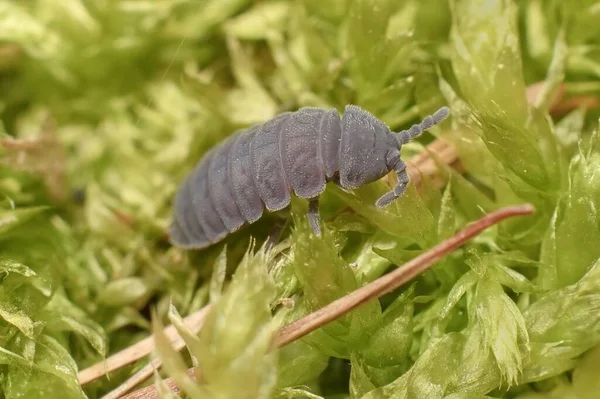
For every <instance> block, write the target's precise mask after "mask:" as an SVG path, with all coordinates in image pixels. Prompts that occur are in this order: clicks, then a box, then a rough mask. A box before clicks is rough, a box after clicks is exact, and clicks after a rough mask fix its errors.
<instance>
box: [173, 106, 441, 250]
mask: <svg viewBox="0 0 600 399" xmlns="http://www.w3.org/2000/svg"><path fill="white" fill-rule="evenodd" d="M449 113H450V111H449V109H448V108H447V107H442V108H440V109H439V110H438V111H437V112H435V113H434V114H433V115H430V116H427V117H426V118H425V119H423V121H422V122H420V123H418V124H414V125H413V126H412V127H411V128H410V129H408V130H402V131H401V132H398V133H396V132H392V131H390V129H389V128H388V126H387V125H386V124H385V123H383V122H382V121H380V120H379V119H377V118H376V117H375V116H374V115H372V114H371V113H369V112H368V111H365V110H363V109H361V108H359V107H358V106H356V105H347V106H346V107H345V109H344V114H343V116H342V117H341V118H340V115H339V113H338V111H337V110H336V109H335V108H333V109H329V110H327V109H322V108H313V107H304V108H300V109H299V110H297V111H295V112H285V113H282V114H279V115H277V116H275V117H274V118H273V119H271V120H269V121H267V122H265V123H264V124H260V125H255V126H252V127H250V128H248V129H245V130H240V131H238V132H236V133H234V134H232V135H231V136H230V137H228V138H227V139H226V140H224V141H223V142H222V143H220V144H219V145H217V146H215V147H214V148H212V149H211V150H209V151H208V152H207V153H206V154H205V156H204V157H203V158H202V159H201V160H200V161H199V162H198V164H197V165H196V167H195V168H194V170H193V171H192V172H191V173H190V174H189V175H188V176H187V177H186V179H185V180H184V181H183V182H182V183H181V185H180V186H179V189H178V192H177V194H176V198H175V206H174V218H173V223H172V226H171V231H170V239H171V243H172V244H173V245H175V246H178V247H181V248H187V249H201V248H205V247H208V246H210V245H212V244H215V243H217V242H218V241H220V240H222V239H224V238H225V237H226V236H227V235H228V234H230V233H233V232H234V231H236V230H238V229H239V228H240V227H242V226H243V225H244V224H246V223H249V224H251V223H254V222H256V221H257V220H258V219H259V218H260V217H261V216H262V214H263V211H264V209H265V208H266V209H267V211H269V212H274V211H277V210H280V209H283V208H285V207H287V206H288V205H289V203H290V201H291V197H290V196H291V193H292V192H293V193H294V194H295V195H296V196H298V197H301V198H306V199H308V200H309V210H308V214H307V217H308V220H309V222H310V225H311V227H312V229H313V231H314V233H315V234H316V235H317V236H320V235H321V227H320V221H319V210H318V207H319V202H318V201H319V199H318V198H319V196H320V195H321V194H322V193H323V191H324V190H325V185H326V184H327V183H328V182H334V183H335V184H337V185H338V186H339V187H341V188H342V189H345V190H348V189H354V188H358V187H360V186H362V185H364V184H368V183H371V182H374V181H375V180H378V179H380V178H382V177H383V176H385V175H386V174H388V173H389V172H391V171H392V170H393V171H395V172H396V173H397V176H398V184H397V185H396V187H394V189H393V190H392V191H390V192H388V193H386V194H384V195H383V196H382V197H381V198H379V199H378V200H377V202H376V206H377V207H380V208H381V207H384V206H386V205H388V204H390V203H391V202H392V201H394V200H395V199H396V198H398V197H400V196H401V195H402V194H403V193H404V191H405V189H406V185H407V184H408V182H409V176H408V173H407V172H406V164H405V163H404V162H403V161H402V160H401V159H400V148H401V146H402V145H403V144H406V143H408V142H409V141H411V140H412V139H414V138H416V137H418V136H420V135H421V134H422V133H423V132H424V131H425V130H427V129H429V128H431V127H432V126H433V125H436V124H438V123H440V122H441V121H443V120H444V119H445V118H446V117H447V116H448V115H449Z"/></svg>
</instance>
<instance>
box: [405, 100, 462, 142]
mask: <svg viewBox="0 0 600 399" xmlns="http://www.w3.org/2000/svg"><path fill="white" fill-rule="evenodd" d="M448 115H450V109H449V108H448V107H442V108H440V109H438V110H437V111H436V112H435V113H434V114H433V115H429V116H427V117H425V119H423V120H422V121H421V123H416V124H414V125H412V126H411V127H410V129H408V130H402V131H401V132H398V141H399V144H400V145H403V144H406V143H408V142H410V141H411V140H413V139H415V138H417V137H419V136H420V135H421V134H423V132H424V131H426V130H427V129H430V128H431V127H432V126H435V125H437V124H439V123H441V122H442V121H443V120H444V119H446V118H447V117H448Z"/></svg>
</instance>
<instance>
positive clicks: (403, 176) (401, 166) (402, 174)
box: [375, 160, 410, 208]
mask: <svg viewBox="0 0 600 399" xmlns="http://www.w3.org/2000/svg"><path fill="white" fill-rule="evenodd" d="M394 171H395V172H396V174H397V175H398V184H397V185H396V187H394V189H393V190H392V191H390V192H387V193H385V194H383V195H382V196H381V197H380V198H379V199H378V200H377V202H376V203H375V206H377V208H383V207H385V206H388V205H389V204H391V203H392V202H393V201H394V200H395V199H396V198H398V197H401V196H402V195H403V194H404V191H406V185H407V184H408V182H409V181H410V177H409V176H408V172H406V164H405V163H404V162H403V161H402V160H398V163H396V166H395V167H394Z"/></svg>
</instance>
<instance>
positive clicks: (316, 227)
mask: <svg viewBox="0 0 600 399" xmlns="http://www.w3.org/2000/svg"><path fill="white" fill-rule="evenodd" d="M306 216H307V217H308V222H309V223H310V227H312V229H313V231H314V233H315V235H316V236H317V237H321V223H320V221H319V198H313V199H311V200H310V202H309V203H308V213H307V215H306Z"/></svg>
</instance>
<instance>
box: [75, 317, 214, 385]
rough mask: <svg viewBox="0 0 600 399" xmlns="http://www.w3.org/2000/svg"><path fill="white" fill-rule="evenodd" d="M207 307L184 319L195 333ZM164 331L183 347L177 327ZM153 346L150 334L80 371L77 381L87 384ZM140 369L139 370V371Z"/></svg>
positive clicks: (147, 352)
mask: <svg viewBox="0 0 600 399" xmlns="http://www.w3.org/2000/svg"><path fill="white" fill-rule="evenodd" d="M208 309H209V306H205V307H204V308H202V309H200V310H199V311H197V312H195V313H192V314H191V315H189V316H187V317H186V318H185V319H184V321H185V324H186V325H187V326H188V327H189V328H190V329H191V330H192V331H194V332H195V333H197V332H198V331H200V328H201V327H202V324H203V323H204V318H205V317H206V314H207V312H208ZM164 332H165V335H166V336H167V338H169V339H170V340H171V343H172V344H173V345H174V346H175V347H176V348H178V350H181V349H183V347H184V346H185V342H184V341H183V339H182V338H181V337H180V336H179V333H178V332H177V329H176V328H175V326H173V325H171V326H169V327H167V328H165V331H164ZM154 346H155V345H154V337H153V336H152V335H150V336H149V337H147V338H145V339H143V340H141V341H139V342H137V343H135V344H134V345H132V346H130V347H128V348H126V349H123V350H122V351H120V352H117V353H115V354H114V355H112V356H110V357H109V358H108V359H106V360H105V361H102V362H99V363H96V364H94V365H93V366H91V367H88V368H87V369H85V370H82V371H80V372H79V374H78V375H77V378H78V379H79V383H80V384H81V385H85V384H88V383H90V382H92V381H95V380H97V379H98V378H101V377H102V376H104V375H107V374H108V373H110V372H112V371H115V370H118V369H120V368H121V367H124V366H126V365H128V364H131V363H133V362H135V361H136V360H139V359H141V358H143V357H145V356H148V355H149V354H151V353H152V351H153V350H154ZM142 370H144V369H142ZM142 370H140V372H141V371H142ZM138 373H139V372H138ZM150 374H152V367H150ZM136 375H137V373H136V374H135V375H134V377H135V376H136ZM132 378H133V377H132ZM141 381H143V380H141ZM136 384H137V383H136ZM134 386H135V385H134ZM125 392H127V391H125Z"/></svg>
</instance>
